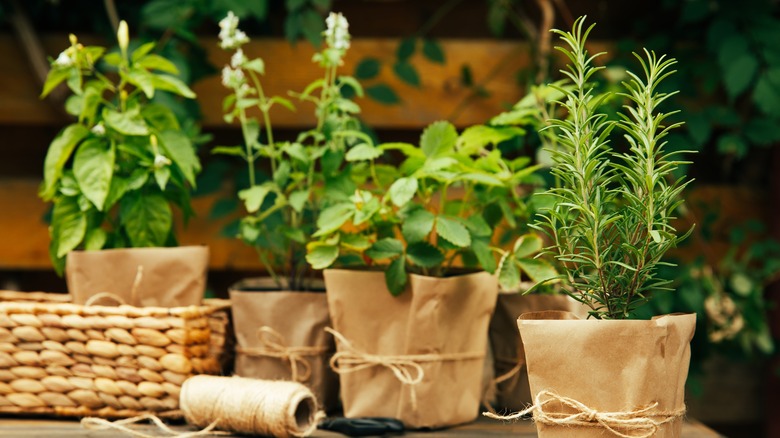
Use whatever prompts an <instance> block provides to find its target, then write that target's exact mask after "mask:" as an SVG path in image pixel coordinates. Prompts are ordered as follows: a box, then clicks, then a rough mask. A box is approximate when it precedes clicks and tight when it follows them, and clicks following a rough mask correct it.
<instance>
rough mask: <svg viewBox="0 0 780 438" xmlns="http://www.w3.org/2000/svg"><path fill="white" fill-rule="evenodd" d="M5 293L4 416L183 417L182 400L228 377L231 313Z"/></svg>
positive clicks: (0, 386)
mask: <svg viewBox="0 0 780 438" xmlns="http://www.w3.org/2000/svg"><path fill="white" fill-rule="evenodd" d="M68 301H69V298H68V296H67V295H62V294H47V293H41V292H35V293H29V292H8V291H0V413H6V414H45V415H55V416H69V417H70V416H75V417H82V416H99V417H104V418H121V417H132V416H136V415H140V414H146V413H151V414H154V415H157V416H159V417H163V418H181V417H182V414H181V411H180V410H179V392H180V390H181V385H182V383H183V382H184V381H185V380H186V379H187V378H188V377H190V376H192V375H195V374H220V373H221V365H220V363H221V362H222V355H223V353H224V347H225V339H226V334H227V333H226V318H225V315H224V313H225V309H224V306H219V305H203V306H189V307H175V308H161V307H133V306H128V305H121V306H116V307H109V306H82V305H76V304H71V303H69V302H68Z"/></svg>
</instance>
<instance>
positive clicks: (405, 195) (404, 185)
mask: <svg viewBox="0 0 780 438" xmlns="http://www.w3.org/2000/svg"><path fill="white" fill-rule="evenodd" d="M387 193H388V195H389V196H390V201H392V203H393V204H394V205H395V206H397V207H403V206H404V205H406V204H407V203H408V202H409V201H411V200H412V198H414V195H415V193H417V178H412V177H403V178H399V179H397V180H396V181H395V182H394V183H393V184H392V185H391V186H390V189H389V190H388V191H387Z"/></svg>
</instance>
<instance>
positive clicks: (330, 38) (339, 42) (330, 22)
mask: <svg viewBox="0 0 780 438" xmlns="http://www.w3.org/2000/svg"><path fill="white" fill-rule="evenodd" d="M325 24H326V25H327V29H325V41H326V42H327V43H328V46H330V47H331V48H333V49H336V50H347V49H349V38H350V37H349V22H347V18H346V17H344V15H342V14H341V13H340V12H339V13H336V12H331V13H330V15H328V18H326V19H325Z"/></svg>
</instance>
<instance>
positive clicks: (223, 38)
mask: <svg viewBox="0 0 780 438" xmlns="http://www.w3.org/2000/svg"><path fill="white" fill-rule="evenodd" d="M248 42H249V37H248V36H246V34H245V33H244V32H242V31H241V30H239V29H238V17H236V16H235V14H233V11H229V12H228V14H227V16H226V17H225V18H223V19H222V20H220V22H219V47H221V48H223V49H235V48H238V47H241V45H243V44H246V43H248Z"/></svg>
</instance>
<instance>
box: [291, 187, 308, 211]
mask: <svg viewBox="0 0 780 438" xmlns="http://www.w3.org/2000/svg"><path fill="white" fill-rule="evenodd" d="M308 200H309V190H308V189H307V190H298V191H297V192H292V193H291V194H290V201H289V202H290V206H291V207H292V208H293V210H295V211H297V212H298V213H300V212H302V211H303V207H304V206H305V205H306V202H307V201H308Z"/></svg>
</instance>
